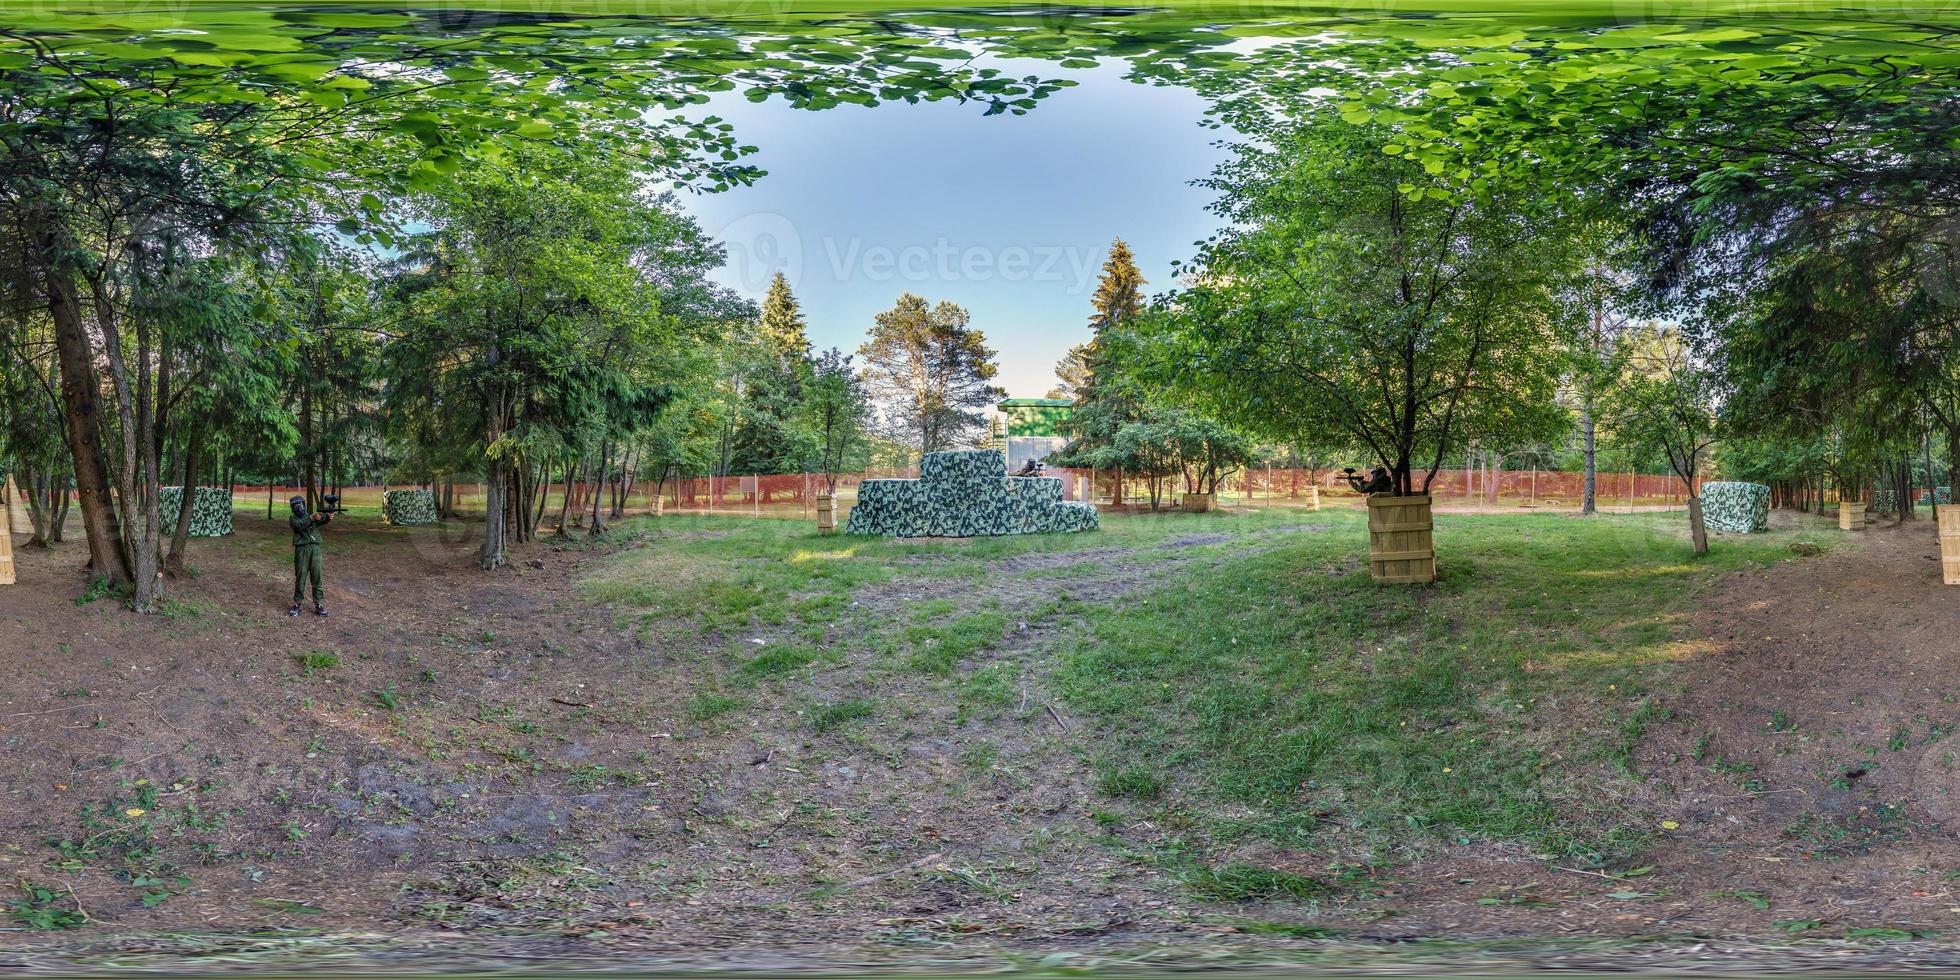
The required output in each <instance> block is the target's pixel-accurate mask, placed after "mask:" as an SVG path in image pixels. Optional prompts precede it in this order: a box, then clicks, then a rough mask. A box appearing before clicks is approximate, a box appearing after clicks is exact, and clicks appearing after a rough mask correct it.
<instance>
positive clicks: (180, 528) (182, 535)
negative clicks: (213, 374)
mask: <svg viewBox="0 0 1960 980" xmlns="http://www.w3.org/2000/svg"><path fill="white" fill-rule="evenodd" d="M203 451H204V430H203V429H202V428H198V429H193V430H192V431H191V437H190V441H189V443H188V444H187V445H186V446H185V447H184V499H183V500H181V501H179V502H178V504H177V529H176V530H175V531H173V532H171V535H170V557H169V558H167V559H165V560H164V563H163V571H164V574H166V575H169V576H170V577H171V578H181V577H182V576H183V574H184V547H185V545H186V544H188V543H189V541H190V537H191V510H192V508H193V506H194V505H195V504H196V503H197V464H198V455H199V454H200V453H202V452H203Z"/></svg>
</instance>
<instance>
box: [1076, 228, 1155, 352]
mask: <svg viewBox="0 0 1960 980" xmlns="http://www.w3.org/2000/svg"><path fill="white" fill-rule="evenodd" d="M1143 287H1144V278H1143V273H1142V272H1141V271H1140V270H1138V269H1137V260H1136V256H1135V255H1133V254H1131V252H1130V246H1129V244H1128V243H1126V242H1124V241H1123V240H1122V239H1121V238H1118V239H1117V240H1116V241H1115V242H1114V243H1113V244H1111V245H1110V246H1109V257H1108V258H1106V259H1104V260H1103V267H1102V276H1101V277H1100V278H1099V279H1098V280H1097V281H1096V292H1095V295H1094V296H1092V297H1091V298H1090V303H1091V305H1093V306H1095V308H1096V312H1095V314H1094V315H1092V316H1090V317H1089V325H1090V326H1091V327H1094V328H1095V329H1096V330H1098V331H1101V330H1105V329H1107V328H1109V327H1113V326H1116V325H1118V324H1120V323H1122V322H1123V321H1125V320H1129V319H1131V318H1133V317H1135V316H1136V315H1137V314H1139V313H1141V312H1143Z"/></svg>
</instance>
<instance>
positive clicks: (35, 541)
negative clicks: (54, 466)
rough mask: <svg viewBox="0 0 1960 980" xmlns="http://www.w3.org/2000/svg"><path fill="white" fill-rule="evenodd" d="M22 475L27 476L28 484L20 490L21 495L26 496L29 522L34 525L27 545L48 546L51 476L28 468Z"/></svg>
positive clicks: (35, 546) (31, 546)
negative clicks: (49, 484) (49, 486)
mask: <svg viewBox="0 0 1960 980" xmlns="http://www.w3.org/2000/svg"><path fill="white" fill-rule="evenodd" d="M21 475H22V476H24V477H26V478H27V485H26V486H24V487H21V488H20V492H21V496H22V497H25V498H26V499H25V500H24V501H23V502H24V503H26V504H27V523H28V524H29V525H31V527H32V532H31V536H30V537H29V538H28V539H27V545H26V546H27V547H29V548H37V549H38V548H46V547H47V546H48V517H49V516H50V515H49V511H50V510H51V508H50V507H49V506H48V483H49V482H50V480H49V477H48V475H47V474H46V473H43V472H41V471H40V470H28V471H26V472H24V473H22V474H21Z"/></svg>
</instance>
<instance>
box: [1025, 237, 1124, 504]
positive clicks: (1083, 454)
mask: <svg viewBox="0 0 1960 980" xmlns="http://www.w3.org/2000/svg"><path fill="white" fill-rule="evenodd" d="M1143 286H1144V278H1143V273H1142V272H1141V271H1139V270H1138V269H1137V263H1136V256H1135V255H1133V254H1131V252H1130V246H1129V245H1128V244H1127V243H1125V242H1124V241H1123V240H1122V239H1121V238H1118V239H1116V241H1115V243H1114V244H1112V245H1110V247H1109V257H1108V258H1107V259H1105V260H1104V261H1103V268H1102V279H1101V280H1100V281H1099V282H1097V283H1096V292H1095V295H1094V296H1093V297H1091V299H1090V303H1091V304H1092V305H1093V306H1094V307H1095V313H1094V314H1092V315H1091V316H1090V317H1089V325H1090V327H1091V328H1093V329H1094V330H1095V336H1093V337H1091V338H1090V339H1089V342H1088V343H1087V344H1080V345H1077V346H1076V347H1074V348H1072V349H1070V351H1069V355H1068V357H1066V358H1064V359H1063V360H1062V362H1061V363H1060V364H1057V365H1056V367H1055V373H1056V375H1057V377H1059V378H1060V379H1061V381H1062V384H1063V388H1062V389H1058V390H1066V391H1067V392H1068V396H1069V397H1072V398H1074V399H1075V410H1074V412H1073V413H1072V414H1071V416H1070V418H1069V420H1068V422H1066V423H1064V424H1063V431H1064V432H1067V433H1068V435H1069V436H1070V439H1069V443H1068V445H1067V446H1064V447H1062V449H1061V450H1060V451H1058V452H1056V453H1054V454H1053V455H1051V456H1049V462H1051V463H1058V464H1060V465H1062V466H1099V465H1102V464H1103V463H1108V462H1111V461H1112V456H1111V453H1112V452H1113V451H1114V447H1115V444H1116V433H1117V431H1118V430H1120V429H1122V428H1123V426H1125V425H1127V424H1129V423H1132V422H1136V421H1140V420H1142V419H1143V418H1145V417H1146V416H1147V415H1148V414H1149V412H1148V409H1147V407H1146V406H1145V404H1144V402H1143V399H1142V398H1141V397H1140V396H1139V393H1138V392H1137V391H1136V390H1135V385H1134V384H1132V383H1130V382H1129V381H1128V380H1127V379H1125V378H1123V377H1121V372H1120V368H1119V366H1118V365H1116V364H1114V363H1113V362H1112V359H1111V357H1110V353H1111V352H1110V347H1111V344H1110V340H1111V338H1110V336H1108V335H1110V334H1111V333H1112V332H1113V331H1117V330H1120V329H1121V328H1122V326H1123V324H1125V323H1127V322H1129V321H1130V320H1133V319H1135V318H1136V317H1137V316H1139V315H1141V314H1142V312H1143ZM1115 468H1116V470H1117V481H1118V483H1117V488H1116V494H1115V501H1116V502H1117V503H1122V501H1123V490H1122V485H1121V481H1122V471H1123V470H1124V469H1125V468H1126V467H1125V466H1124V464H1123V463H1122V462H1121V461H1117V462H1116V464H1115Z"/></svg>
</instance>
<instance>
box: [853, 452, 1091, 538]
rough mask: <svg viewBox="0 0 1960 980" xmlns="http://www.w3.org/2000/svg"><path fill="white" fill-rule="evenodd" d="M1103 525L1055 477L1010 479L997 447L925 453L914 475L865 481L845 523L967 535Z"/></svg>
mask: <svg viewBox="0 0 1960 980" xmlns="http://www.w3.org/2000/svg"><path fill="white" fill-rule="evenodd" d="M1100 526H1101V521H1100V520H1099V519H1098V517H1097V515H1096V508H1095V505H1093V504H1087V503H1077V502H1072V501H1065V500H1063V499H1062V481H1061V480H1059V479H1055V478H1053V477H1010V476H1008V475H1007V462H1006V460H1005V459H1004V458H1002V456H1001V454H1000V451H999V450H996V449H983V450H979V451H976V452H950V453H927V454H926V455H925V458H924V459H922V460H921V461H920V462H919V478H918V479H916V480H866V481H864V482H863V483H860V484H859V485H858V498H857V506H855V507H853V508H851V517H850V520H849V521H847V522H846V523H845V525H844V531H845V533H847V534H874V535H882V536H884V537H896V538H917V537H954V538H970V537H981V536H990V535H1000V534H1043V533H1049V532H1061V531H1089V530H1094V529H1096V528H1098V527H1100Z"/></svg>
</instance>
